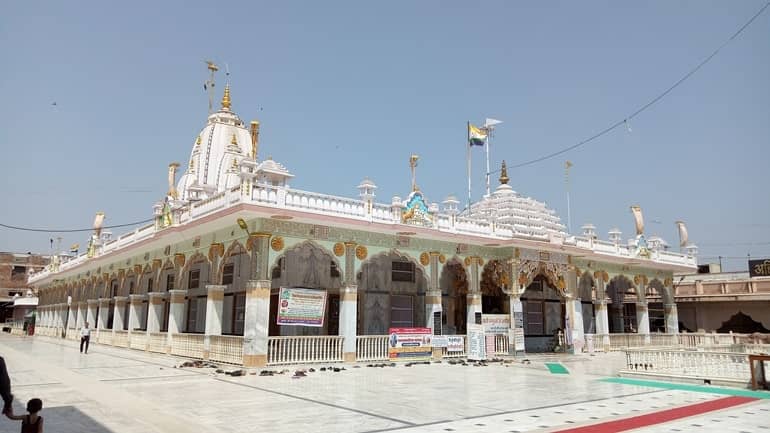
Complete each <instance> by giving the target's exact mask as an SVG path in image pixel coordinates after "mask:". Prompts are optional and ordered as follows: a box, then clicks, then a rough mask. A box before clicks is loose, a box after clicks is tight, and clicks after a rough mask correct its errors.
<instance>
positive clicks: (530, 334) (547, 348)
mask: <svg viewBox="0 0 770 433" xmlns="http://www.w3.org/2000/svg"><path fill="white" fill-rule="evenodd" d="M552 277H553V275H551V276H550V278H549V275H548V274H547V273H544V272H538V273H537V274H536V275H535V276H534V277H533V278H532V281H531V282H530V283H529V284H528V285H527V286H526V288H525V289H524V291H522V293H521V298H520V299H521V303H522V309H523V316H524V317H523V319H524V344H525V347H526V350H527V352H551V351H553V350H554V349H555V348H556V346H557V344H558V333H559V331H562V332H563V330H564V329H565V325H566V323H565V319H564V317H565V313H566V305H565V304H566V303H565V300H566V297H565V293H564V291H563V290H561V289H559V288H557V287H556V286H555V285H554V284H553V282H552Z"/></svg>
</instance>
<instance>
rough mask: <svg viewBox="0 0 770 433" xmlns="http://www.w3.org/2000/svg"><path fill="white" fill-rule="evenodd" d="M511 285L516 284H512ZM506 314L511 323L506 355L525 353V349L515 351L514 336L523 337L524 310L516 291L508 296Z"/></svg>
mask: <svg viewBox="0 0 770 433" xmlns="http://www.w3.org/2000/svg"><path fill="white" fill-rule="evenodd" d="M513 284H518V283H516V282H513ZM508 314H509V316H510V319H509V320H510V321H511V330H510V331H509V332H508V353H510V354H511V355H516V354H517V352H518V353H521V352H525V351H526V349H524V348H522V349H520V350H518V351H517V350H516V339H515V338H514V337H515V334H516V333H518V334H519V335H521V336H523V335H524V308H523V304H522V303H521V296H519V292H518V290H517V291H516V292H514V293H511V294H509V295H508Z"/></svg>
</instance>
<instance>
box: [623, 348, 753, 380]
mask: <svg viewBox="0 0 770 433" xmlns="http://www.w3.org/2000/svg"><path fill="white" fill-rule="evenodd" d="M625 352H626V370H624V371H625V372H631V373H644V372H646V373H658V374H665V375H675V376H684V377H689V378H697V379H728V380H737V381H742V382H748V381H749V380H750V379H751V375H750V372H749V363H748V356H747V355H746V354H743V353H735V352H700V351H685V350H650V349H644V350H642V349H627V350H626V351H625Z"/></svg>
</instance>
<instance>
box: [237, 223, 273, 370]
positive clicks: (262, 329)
mask: <svg viewBox="0 0 770 433" xmlns="http://www.w3.org/2000/svg"><path fill="white" fill-rule="evenodd" d="M249 244H251V278H250V279H249V281H248V282H247V283H246V312H245V317H244V322H243V366H244V367H263V366H265V365H266V364H267V355H268V353H267V337H268V331H269V325H270V323H269V322H270V278H269V276H268V266H269V264H270V263H269V253H270V250H269V248H270V233H253V234H252V235H251V236H249Z"/></svg>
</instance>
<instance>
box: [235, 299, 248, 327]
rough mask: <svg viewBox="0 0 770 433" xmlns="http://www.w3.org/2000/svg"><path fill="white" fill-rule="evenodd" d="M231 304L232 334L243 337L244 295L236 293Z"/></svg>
mask: <svg viewBox="0 0 770 433" xmlns="http://www.w3.org/2000/svg"><path fill="white" fill-rule="evenodd" d="M234 301H235V302H233V334H235V335H243V322H244V318H245V317H246V294H245V293H236V294H235V299H234Z"/></svg>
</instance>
